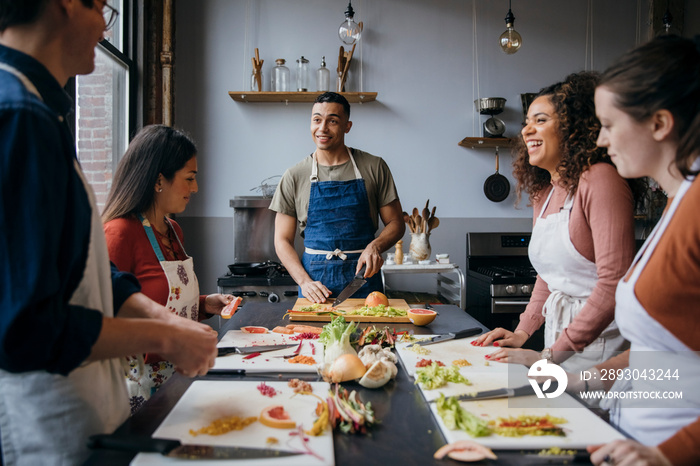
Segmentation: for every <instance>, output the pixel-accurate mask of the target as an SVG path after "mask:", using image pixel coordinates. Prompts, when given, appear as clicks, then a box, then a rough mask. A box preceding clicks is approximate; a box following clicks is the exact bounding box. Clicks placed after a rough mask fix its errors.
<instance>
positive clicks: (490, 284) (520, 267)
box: [466, 233, 542, 349]
mask: <svg viewBox="0 0 700 466" xmlns="http://www.w3.org/2000/svg"><path fill="white" fill-rule="evenodd" d="M530 236H531V235H530V233H467V278H466V282H467V312H468V313H469V314H470V315H472V316H473V317H474V318H476V319H477V320H479V321H480V322H481V323H482V324H484V325H485V326H487V327H489V328H496V327H503V328H506V329H508V330H511V331H512V330H515V328H516V327H517V325H518V323H519V321H520V314H521V313H522V312H523V311H524V310H525V307H526V306H527V304H528V303H529V302H530V295H531V294H532V289H533V287H534V285H535V280H536V278H537V272H536V271H535V269H534V268H533V267H532V264H530V259H529V258H528V256H527V248H528V245H529V244H530ZM541 338H542V337H541V333H540V334H536V335H533V337H531V339H530V340H529V341H528V343H529V345H532V346H535V347H536V346H537V345H538V344H539V340H541ZM539 349H542V347H541V346H540V347H539Z"/></svg>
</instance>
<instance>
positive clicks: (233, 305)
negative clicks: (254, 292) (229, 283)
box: [221, 296, 243, 319]
mask: <svg viewBox="0 0 700 466" xmlns="http://www.w3.org/2000/svg"><path fill="white" fill-rule="evenodd" d="M241 301H243V298H241V297H239V296H234V298H233V299H232V300H231V302H230V303H228V304H227V305H226V307H224V308H223V309H222V310H221V317H223V318H224V319H230V318H231V317H232V316H233V315H234V314H235V313H236V309H238V306H239V305H240V304H241Z"/></svg>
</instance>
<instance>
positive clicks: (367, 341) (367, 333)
mask: <svg viewBox="0 0 700 466" xmlns="http://www.w3.org/2000/svg"><path fill="white" fill-rule="evenodd" d="M396 338H397V334H396V329H394V330H391V329H389V327H386V326H385V327H384V328H383V329H381V330H380V329H378V328H377V327H376V326H374V325H371V326H368V327H366V328H365V329H364V330H363V331H362V333H361V334H360V340H359V341H358V342H357V344H358V346H365V345H381V346H383V347H389V348H393V347H394V344H395V343H396Z"/></svg>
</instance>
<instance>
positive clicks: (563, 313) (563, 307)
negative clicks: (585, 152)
mask: <svg viewBox="0 0 700 466" xmlns="http://www.w3.org/2000/svg"><path fill="white" fill-rule="evenodd" d="M553 193H554V188H552V190H551V191H550V192H549V196H548V197H547V200H546V201H545V202H544V205H543V206H542V210H541V211H540V214H539V216H538V217H537V220H536V221H535V225H534V226H533V228H532V236H531V238H530V246H529V247H528V256H529V257H530V262H531V263H532V266H533V267H534V268H535V270H536V271H537V274H538V275H539V276H540V277H541V278H542V279H543V280H544V281H545V282H547V285H548V286H549V291H550V295H549V297H548V298H547V301H545V303H544V306H543V307H542V315H544V317H545V328H544V345H545V347H546V348H551V346H552V345H553V344H554V342H555V341H556V340H557V339H558V338H559V335H561V333H562V332H563V331H564V329H565V328H567V327H568V326H569V324H571V322H573V320H574V318H575V317H576V316H577V315H578V314H579V312H581V309H582V308H583V306H584V305H585V304H586V300H587V299H588V297H589V296H590V295H591V293H592V292H593V288H595V285H596V283H597V282H598V271H597V269H596V265H595V263H594V262H591V261H589V260H588V259H586V258H585V257H583V256H582V255H581V254H580V253H579V252H578V251H577V250H576V248H575V247H574V244H573V243H572V242H571V237H570V236H569V217H570V215H571V209H572V207H573V205H574V198H573V195H571V194H569V195H568V196H567V198H566V201H565V202H564V207H562V209H561V211H560V212H558V213H554V214H550V215H548V216H547V217H543V215H544V212H545V210H546V209H547V206H548V205H549V202H550V200H551V199H552V194H553ZM626 347H627V342H626V341H625V340H624V339H623V338H622V336H621V335H620V331H619V330H618V328H617V326H616V324H615V322H614V321H613V322H612V323H611V324H610V325H609V326H608V327H607V328H606V329H605V330H603V332H602V333H601V334H600V336H599V337H598V338H596V339H595V340H594V341H592V342H591V343H590V344H589V345H588V346H586V347H585V348H584V349H583V352H581V353H577V354H575V355H573V356H572V357H570V358H569V359H567V360H566V361H564V362H563V363H562V364H560V365H561V366H562V367H563V368H564V369H565V370H566V371H568V372H577V371H580V370H581V369H587V368H589V367H591V366H593V365H595V364H598V363H600V362H602V361H605V360H607V359H608V358H610V357H611V356H612V355H613V354H614V353H615V352H617V351H622V350H624V349H626Z"/></svg>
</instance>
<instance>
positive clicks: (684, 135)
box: [569, 36, 700, 465]
mask: <svg viewBox="0 0 700 466" xmlns="http://www.w3.org/2000/svg"><path fill="white" fill-rule="evenodd" d="M595 104H596V113H597V114H598V117H599V118H600V122H601V124H602V128H601V131H600V136H599V137H598V145H600V146H601V147H604V148H607V151H608V153H609V154H610V156H611V157H612V160H613V162H614V163H615V166H616V167H617V170H618V171H619V172H620V174H621V175H622V176H624V177H631V178H637V177H650V178H653V179H654V180H656V181H657V182H658V183H659V185H660V186H661V188H662V189H663V190H664V191H665V192H666V194H667V195H668V205H667V207H666V209H665V210H664V214H663V216H662V217H661V219H660V220H659V222H658V224H657V226H656V227H655V229H654V231H653V232H652V233H651V235H650V236H649V238H648V239H647V240H646V242H645V244H644V246H642V248H641V250H640V251H639V253H638V254H637V257H635V258H634V260H633V262H632V266H631V267H630V269H629V271H628V272H627V273H626V275H625V276H624V278H623V279H622V280H620V282H619V285H618V287H617V291H616V294H615V300H616V309H615V321H616V322H617V324H618V325H619V327H620V331H621V332H622V335H623V336H624V337H625V338H626V339H627V340H629V341H630V343H631V348H630V351H628V352H625V353H623V354H622V355H620V356H618V357H616V358H613V359H611V360H609V361H606V362H605V363H603V364H599V365H597V366H596V367H594V368H593V369H592V370H591V371H589V372H588V374H590V375H591V377H590V381H589V382H588V383H586V382H585V381H582V380H580V379H581V378H580V376H579V374H571V375H570V376H569V378H570V381H571V382H573V383H570V385H571V388H570V389H571V390H582V389H584V388H586V385H588V387H587V388H589V389H593V390H599V389H603V390H610V391H613V392H619V393H615V394H614V395H616V396H614V397H612V398H611V399H613V400H614V399H617V400H619V401H618V402H617V403H614V404H613V407H612V410H611V413H610V420H611V422H612V423H613V424H615V425H616V426H617V427H618V428H619V429H621V430H622V431H624V432H625V433H627V434H628V435H630V436H631V437H632V438H633V439H635V440H636V441H633V440H624V441H616V442H612V443H610V444H607V445H604V446H593V447H589V451H591V452H593V453H592V455H591V461H592V462H593V463H595V464H635V465H637V464H639V465H669V464H674V465H681V464H683V465H691V464H692V465H697V464H700V391H698V388H697V387H698V386H699V384H700V356H699V354H700V353H698V351H700V326H699V325H698V322H700V305H699V304H698V303H700V216H699V215H698V212H700V183H698V181H696V177H697V174H698V171H700V36H695V40H694V41H693V40H689V39H683V38H680V37H675V36H662V37H658V38H655V39H654V40H652V41H651V42H649V43H647V44H644V45H642V46H640V47H638V48H636V49H634V50H632V51H631V52H628V53H627V54H626V55H624V56H623V57H622V58H621V59H620V60H619V61H618V62H617V63H616V64H614V65H613V66H611V67H610V68H609V69H608V70H606V71H605V72H604V73H603V75H602V78H601V82H600V84H599V86H598V88H597V89H596V92H595ZM642 371H644V372H642ZM601 373H602V374H610V373H617V374H622V375H628V376H625V377H618V380H617V381H615V384H614V385H613V386H612V389H611V387H610V385H611V384H612V383H613V381H614V380H615V377H612V378H610V379H612V380H610V381H608V380H607V379H609V377H605V379H606V380H605V381H602V380H601V379H603V377H600V374H601ZM642 373H643V374H644V376H641V374H642ZM635 374H637V375H638V376H635ZM659 375H661V376H659ZM572 376H574V377H572ZM572 378H573V380H572ZM622 392H630V393H631V394H635V393H641V394H644V393H646V394H652V395H653V394H655V393H662V394H663V393H669V392H675V393H678V392H680V393H681V394H682V397H681V398H675V399H666V397H664V399H649V398H648V397H641V396H639V397H633V396H622V395H625V393H622ZM609 398H610V397H609Z"/></svg>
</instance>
